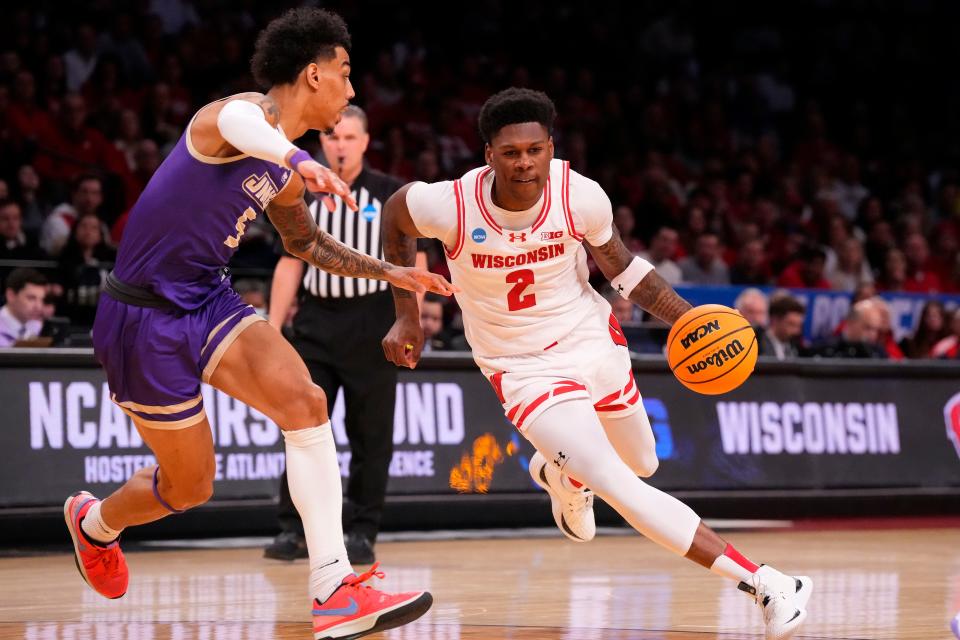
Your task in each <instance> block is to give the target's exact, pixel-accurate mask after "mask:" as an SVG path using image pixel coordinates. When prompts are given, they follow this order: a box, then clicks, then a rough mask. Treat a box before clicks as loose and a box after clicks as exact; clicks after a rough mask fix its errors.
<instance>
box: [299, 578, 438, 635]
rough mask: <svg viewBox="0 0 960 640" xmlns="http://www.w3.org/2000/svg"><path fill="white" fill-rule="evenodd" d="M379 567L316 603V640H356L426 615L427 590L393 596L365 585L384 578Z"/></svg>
mask: <svg viewBox="0 0 960 640" xmlns="http://www.w3.org/2000/svg"><path fill="white" fill-rule="evenodd" d="M378 566H380V563H379V562H378V563H376V564H374V565H373V566H372V567H370V571H367V572H366V573H363V574H361V575H359V576H358V575H355V574H354V575H349V576H347V577H346V578H344V579H343V582H342V583H341V584H340V586H339V587H337V590H336V591H334V592H333V595H331V596H330V597H329V598H327V601H326V602H324V603H323V604H321V603H320V601H319V600H314V601H313V637H314V640H353V639H354V638H359V637H361V636H365V635H368V634H371V633H377V632H378V631H385V630H387V629H393V628H394V627H399V626H401V625H405V624H407V623H408V622H413V621H414V620H416V619H417V618H419V617H420V616H422V615H423V614H425V613H426V612H427V610H428V609H429V608H430V606H431V605H432V604H433V596H431V595H430V594H429V593H427V592H426V591H419V592H412V593H397V594H392V593H384V592H383V591H379V590H377V589H374V588H373V587H371V586H369V585H364V584H362V583H363V582H366V581H367V580H369V579H370V578H373V577H377V578H381V579H382V578H383V577H384V573H383V572H382V571H377V567H378Z"/></svg>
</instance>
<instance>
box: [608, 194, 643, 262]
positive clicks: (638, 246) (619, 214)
mask: <svg viewBox="0 0 960 640" xmlns="http://www.w3.org/2000/svg"><path fill="white" fill-rule="evenodd" d="M613 224H614V225H616V227H617V230H618V231H619V232H620V237H621V238H622V239H623V244H624V245H625V246H626V247H627V249H629V250H630V253H632V254H633V255H637V254H638V253H640V252H641V251H643V242H642V241H641V240H640V239H639V238H637V237H636V236H634V235H633V232H634V229H635V228H636V226H637V218H636V216H635V215H634V213H633V209H631V208H630V207H628V206H627V205H624V204H622V205H620V206H619V207H617V208H616V209H615V210H614V212H613Z"/></svg>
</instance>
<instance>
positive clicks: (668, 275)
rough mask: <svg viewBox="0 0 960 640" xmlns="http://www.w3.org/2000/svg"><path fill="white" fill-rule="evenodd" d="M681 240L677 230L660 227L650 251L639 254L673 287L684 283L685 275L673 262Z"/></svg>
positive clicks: (651, 243) (652, 241)
mask: <svg viewBox="0 0 960 640" xmlns="http://www.w3.org/2000/svg"><path fill="white" fill-rule="evenodd" d="M679 240H680V236H679V234H678V233H677V230H676V229H672V228H670V227H660V228H659V229H658V230H657V233H656V234H655V235H654V236H653V239H652V240H651V241H650V249H649V251H640V252H638V253H637V255H638V256H640V257H641V258H643V259H644V260H646V261H648V262H649V263H650V264H652V265H653V266H654V267H655V268H656V270H657V274H659V276H660V277H661V278H663V279H664V280H666V281H667V282H668V283H669V284H670V286H673V287H676V286H677V285H679V284H680V283H681V282H683V273H682V272H681V271H680V267H679V266H678V265H677V263H676V262H674V261H673V256H674V255H675V254H676V252H677V243H678V242H679Z"/></svg>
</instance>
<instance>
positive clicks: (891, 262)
mask: <svg viewBox="0 0 960 640" xmlns="http://www.w3.org/2000/svg"><path fill="white" fill-rule="evenodd" d="M906 282H907V259H906V257H905V256H904V255H903V251H900V249H897V248H892V249H889V250H887V255H886V256H884V258H883V269H882V270H881V272H880V278H879V279H878V280H877V289H879V290H880V291H903V290H904V286H905V285H906Z"/></svg>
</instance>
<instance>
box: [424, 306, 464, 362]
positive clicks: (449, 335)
mask: <svg viewBox="0 0 960 640" xmlns="http://www.w3.org/2000/svg"><path fill="white" fill-rule="evenodd" d="M446 305H447V300H446V299H445V298H444V297H443V296H440V295H437V294H436V293H429V292H428V293H427V294H426V295H425V296H424V297H423V302H422V303H421V304H420V326H421V327H423V340H424V342H423V353H429V352H431V351H449V350H455V351H469V350H470V347H469V346H468V345H467V341H466V340H465V339H464V337H463V335H462V334H459V335H457V334H455V333H454V332H453V331H451V330H450V329H449V328H447V327H444V323H443V314H444V309H445V307H446Z"/></svg>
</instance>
